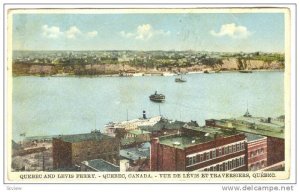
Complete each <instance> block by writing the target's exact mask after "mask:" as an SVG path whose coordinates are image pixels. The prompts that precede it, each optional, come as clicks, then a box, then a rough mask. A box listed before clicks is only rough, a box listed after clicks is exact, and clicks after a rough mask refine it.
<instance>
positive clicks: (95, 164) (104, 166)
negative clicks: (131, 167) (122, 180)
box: [82, 159, 120, 172]
mask: <svg viewBox="0 0 300 192" xmlns="http://www.w3.org/2000/svg"><path fill="white" fill-rule="evenodd" d="M82 164H84V165H86V166H88V167H90V168H92V169H95V170H96V171H110V172H118V171H120V167H119V166H117V165H114V164H112V163H110V162H107V161H104V160H103V159H93V160H89V161H83V162H82Z"/></svg>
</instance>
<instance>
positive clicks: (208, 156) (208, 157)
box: [206, 152, 210, 160]
mask: <svg viewBox="0 0 300 192" xmlns="http://www.w3.org/2000/svg"><path fill="white" fill-rule="evenodd" d="M208 159H210V152H208V153H206V160H208Z"/></svg>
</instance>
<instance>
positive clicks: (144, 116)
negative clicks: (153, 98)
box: [143, 110, 147, 119]
mask: <svg viewBox="0 0 300 192" xmlns="http://www.w3.org/2000/svg"><path fill="white" fill-rule="evenodd" d="M143 119H147V117H146V111H145V110H144V111H143Z"/></svg>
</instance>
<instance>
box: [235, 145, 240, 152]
mask: <svg viewBox="0 0 300 192" xmlns="http://www.w3.org/2000/svg"><path fill="white" fill-rule="evenodd" d="M236 150H237V151H239V150H240V143H238V144H236Z"/></svg>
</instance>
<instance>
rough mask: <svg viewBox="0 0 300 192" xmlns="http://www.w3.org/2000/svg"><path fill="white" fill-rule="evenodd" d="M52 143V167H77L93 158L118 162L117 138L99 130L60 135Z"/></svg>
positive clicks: (118, 144)
mask: <svg viewBox="0 0 300 192" xmlns="http://www.w3.org/2000/svg"><path fill="white" fill-rule="evenodd" d="M52 145H53V168H54V169H71V168H74V167H77V168H78V167H80V163H81V162H83V161H89V160H93V159H103V160H105V161H108V162H110V163H113V164H116V165H118V164H119V149H120V142H119V140H118V139H117V138H113V137H110V136H107V135H104V134H102V133H100V132H92V133H85V134H75V135H61V136H58V137H56V138H53V141H52Z"/></svg>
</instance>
